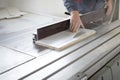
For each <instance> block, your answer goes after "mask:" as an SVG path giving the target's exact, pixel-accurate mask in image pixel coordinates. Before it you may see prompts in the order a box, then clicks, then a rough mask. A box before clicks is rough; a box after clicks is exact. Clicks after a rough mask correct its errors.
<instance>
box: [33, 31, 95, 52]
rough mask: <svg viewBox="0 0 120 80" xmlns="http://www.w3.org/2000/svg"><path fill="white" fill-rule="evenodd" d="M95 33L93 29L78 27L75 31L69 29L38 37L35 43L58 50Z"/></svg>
mask: <svg viewBox="0 0 120 80" xmlns="http://www.w3.org/2000/svg"><path fill="white" fill-rule="evenodd" d="M95 33H96V31H95V30H89V29H80V30H79V31H78V32H75V33H72V32H70V31H69V30H65V31H62V32H60V33H57V34H54V35H52V36H49V37H46V38H43V39H40V40H38V41H36V42H35V43H36V44H37V45H40V46H44V47H48V48H50V49H55V50H58V51H60V50H63V49H65V48H67V47H69V46H72V45H74V44H76V43H78V42H80V41H81V40H83V39H86V38H88V37H90V36H92V35H93V34H95ZM76 35H78V36H76Z"/></svg>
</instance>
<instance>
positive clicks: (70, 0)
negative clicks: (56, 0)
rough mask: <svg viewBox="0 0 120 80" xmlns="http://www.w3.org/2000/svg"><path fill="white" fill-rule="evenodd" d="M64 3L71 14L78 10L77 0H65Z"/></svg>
mask: <svg viewBox="0 0 120 80" xmlns="http://www.w3.org/2000/svg"><path fill="white" fill-rule="evenodd" d="M63 1H64V6H65V7H66V8H67V10H68V11H69V12H71V11H73V10H77V7H76V0H63Z"/></svg>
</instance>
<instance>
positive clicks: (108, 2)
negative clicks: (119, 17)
mask: <svg viewBox="0 0 120 80" xmlns="http://www.w3.org/2000/svg"><path fill="white" fill-rule="evenodd" d="M106 9H107V11H106V15H107V16H109V15H110V14H111V12H112V0H107V1H106Z"/></svg>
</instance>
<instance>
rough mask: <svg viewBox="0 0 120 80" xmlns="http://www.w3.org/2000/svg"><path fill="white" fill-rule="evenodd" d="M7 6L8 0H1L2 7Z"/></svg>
mask: <svg viewBox="0 0 120 80" xmlns="http://www.w3.org/2000/svg"><path fill="white" fill-rule="evenodd" d="M6 6H7V0H0V8H1V7H6Z"/></svg>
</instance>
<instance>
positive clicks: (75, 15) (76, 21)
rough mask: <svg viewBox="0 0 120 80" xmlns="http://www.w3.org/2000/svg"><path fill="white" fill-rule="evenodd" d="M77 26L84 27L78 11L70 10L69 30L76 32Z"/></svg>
mask: <svg viewBox="0 0 120 80" xmlns="http://www.w3.org/2000/svg"><path fill="white" fill-rule="evenodd" d="M79 28H84V25H83V23H82V21H81V19H80V16H79V12H78V11H72V12H71V19H70V30H71V31H72V32H76V31H78V30H79Z"/></svg>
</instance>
